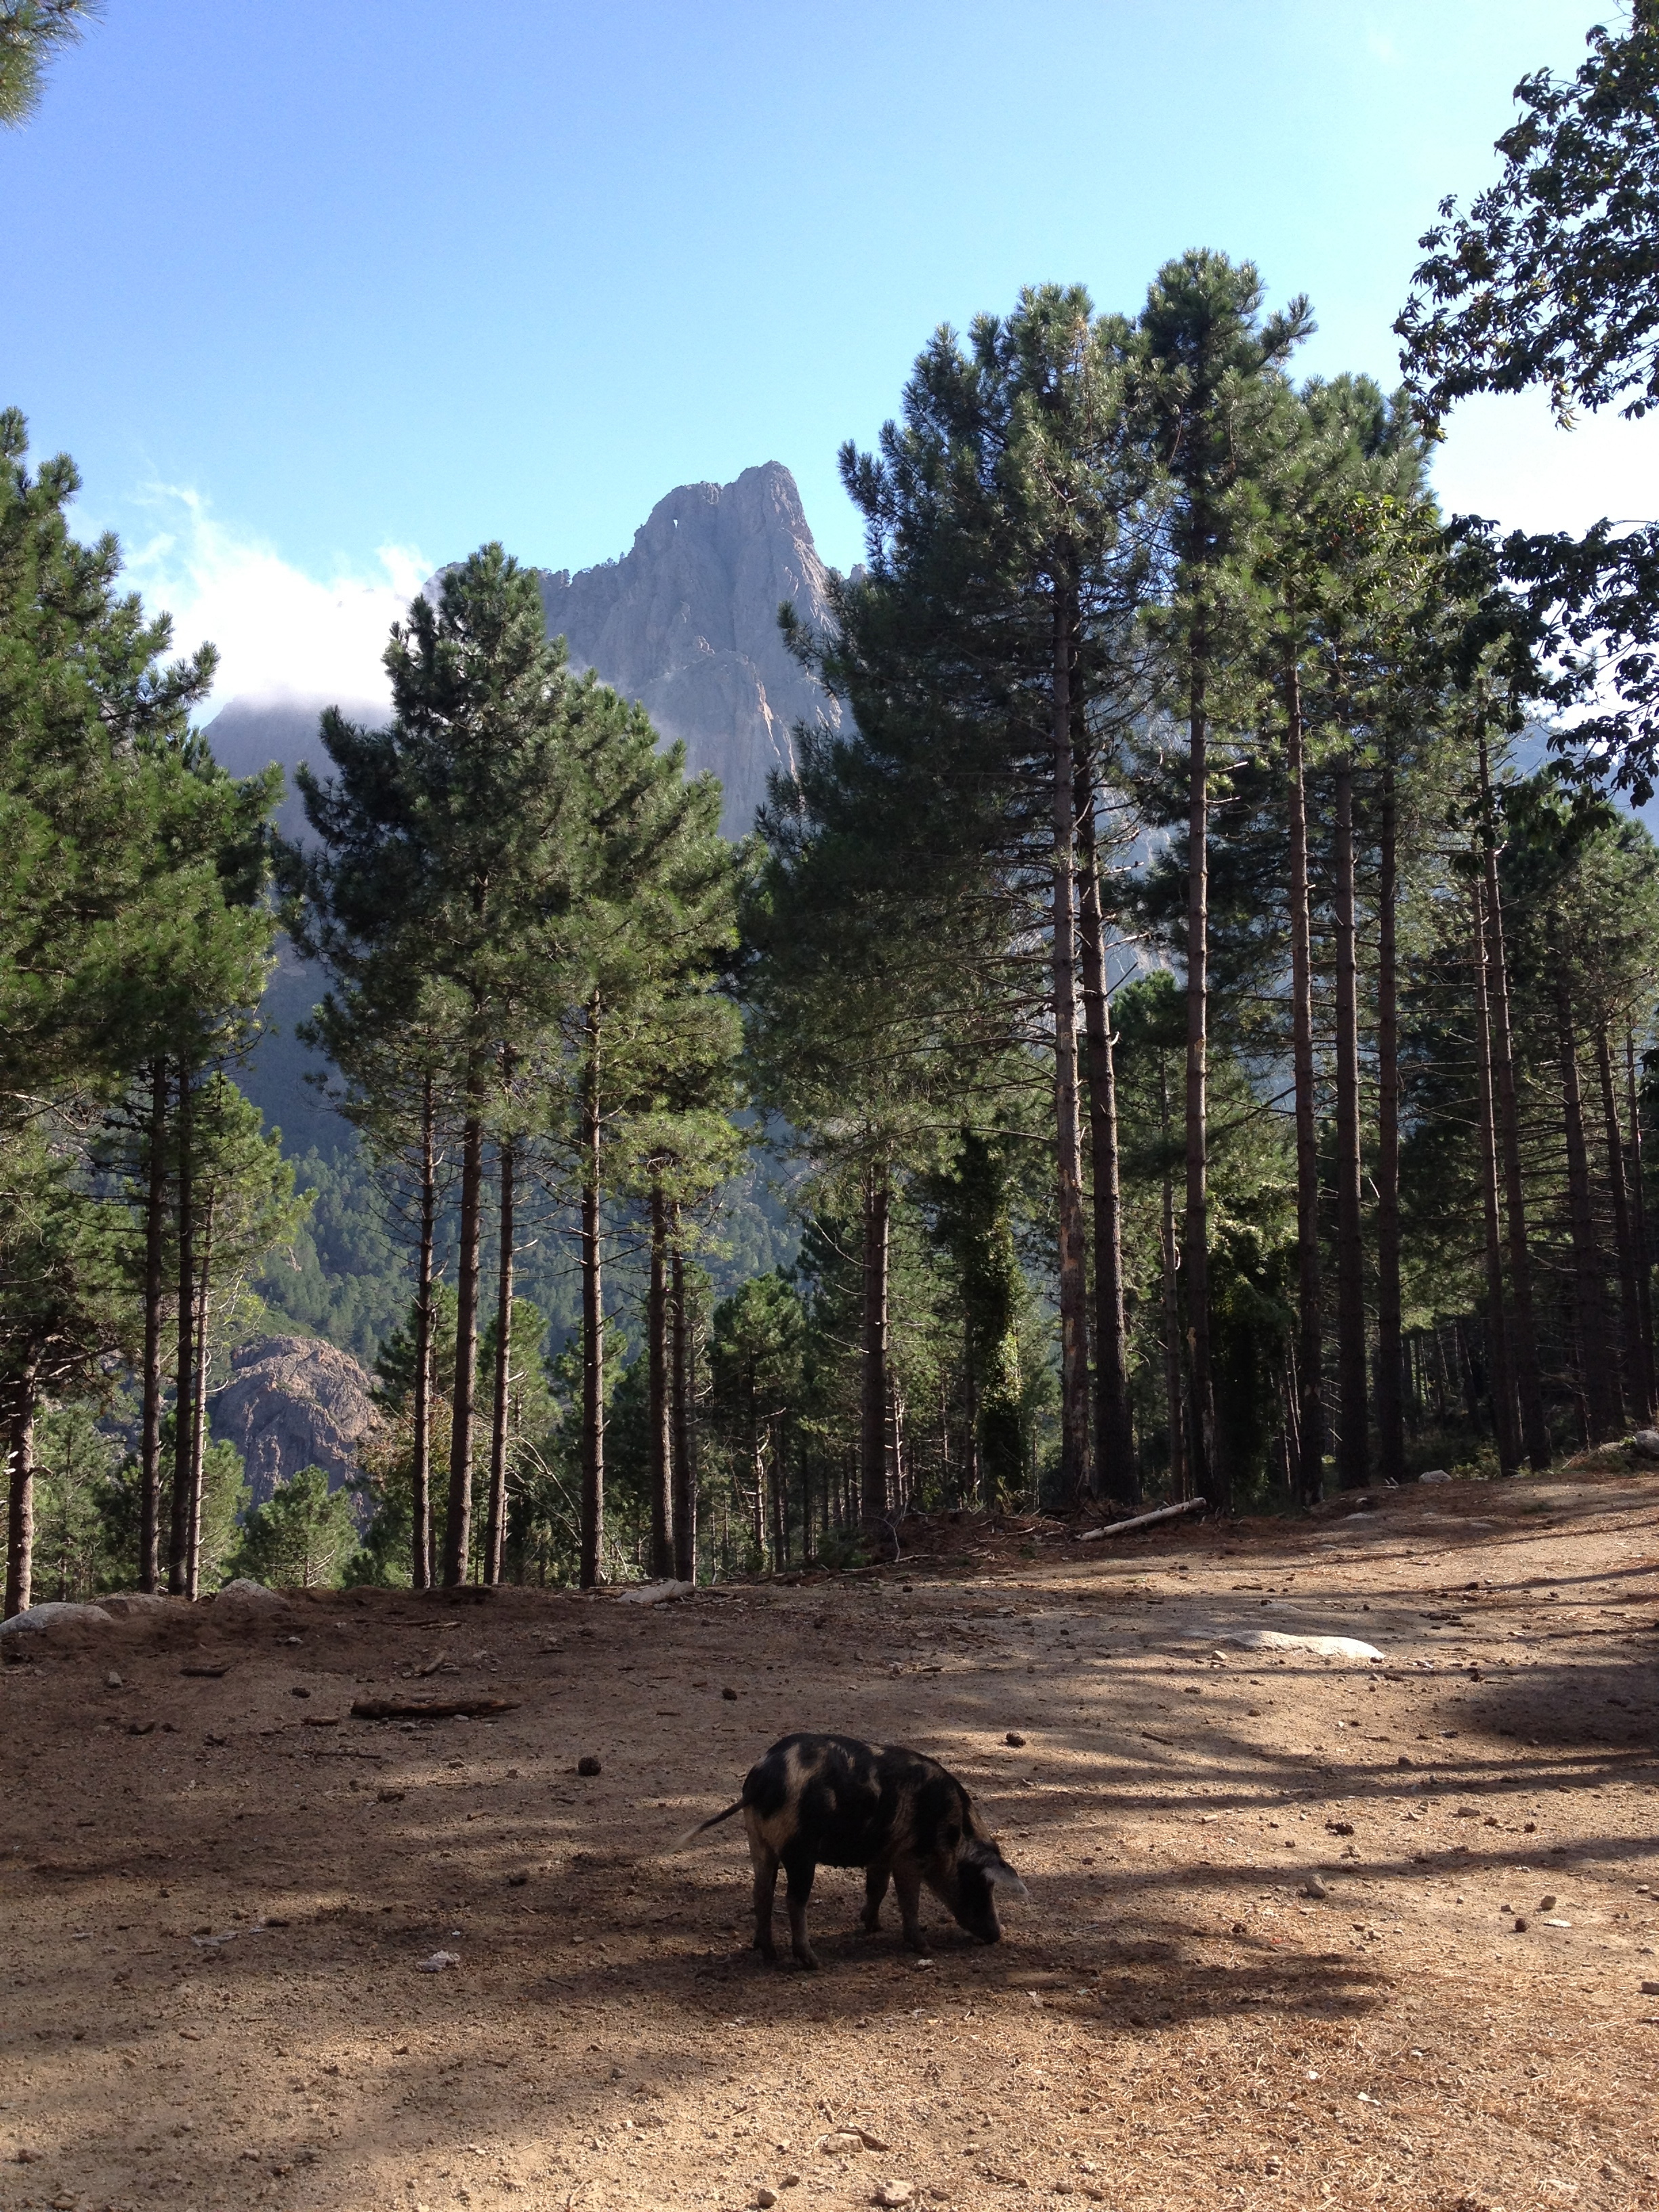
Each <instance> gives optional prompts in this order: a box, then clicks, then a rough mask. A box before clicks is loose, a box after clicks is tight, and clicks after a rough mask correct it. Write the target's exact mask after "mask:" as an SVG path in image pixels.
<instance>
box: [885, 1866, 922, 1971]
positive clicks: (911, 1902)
mask: <svg viewBox="0 0 1659 2212" xmlns="http://www.w3.org/2000/svg"><path fill="white" fill-rule="evenodd" d="M893 1893H894V1895H895V1896H896V1898H897V1899H898V1904H899V1917H900V1918H901V1919H902V1921H903V1923H904V1940H905V1942H907V1943H908V1945H909V1947H910V1948H911V1949H912V1950H913V1951H922V1952H925V1951H926V1950H927V1937H926V1936H924V1935H923V1934H922V1932H921V1917H920V1915H919V1913H918V1910H917V1908H918V1907H919V1905H921V1872H920V1871H919V1869H917V1868H915V1867H914V1866H912V1865H911V1864H909V1863H908V1861H906V1860H903V1859H901V1860H900V1861H899V1863H898V1864H897V1865H896V1867H895V1868H894V1869H893Z"/></svg>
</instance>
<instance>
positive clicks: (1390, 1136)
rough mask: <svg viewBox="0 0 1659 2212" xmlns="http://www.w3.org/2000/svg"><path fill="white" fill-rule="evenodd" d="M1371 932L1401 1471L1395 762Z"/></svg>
mask: <svg viewBox="0 0 1659 2212" xmlns="http://www.w3.org/2000/svg"><path fill="white" fill-rule="evenodd" d="M1381 798H1382V805H1381V807H1380V808H1379V813H1380V817H1381V819H1380V820H1379V823H1378V825H1377V830H1378V844H1379V847H1380V848H1381V849H1380V853H1379V863H1380V865H1379V868H1378V883H1377V933H1376V1092H1377V1103H1376V1431H1377V1473H1378V1474H1379V1475H1380V1476H1381V1477H1382V1479H1383V1481H1384V1482H1403V1481H1404V1480H1405V1479H1406V1426H1405V1406H1404V1402H1403V1390H1404V1380H1405V1376H1404V1368H1405V1360H1404V1346H1403V1345H1402V1342H1401V1295H1400V1006H1399V986H1398V976H1397V974H1396V961H1397V957H1398V955H1397V951H1396V937H1395V923H1396V919H1397V915H1396V908H1397V907H1398V903H1399V849H1398V819H1397V811H1396V807H1395V785H1394V763H1393V761H1392V760H1388V761H1385V762H1384V763H1383V788H1382V793H1381Z"/></svg>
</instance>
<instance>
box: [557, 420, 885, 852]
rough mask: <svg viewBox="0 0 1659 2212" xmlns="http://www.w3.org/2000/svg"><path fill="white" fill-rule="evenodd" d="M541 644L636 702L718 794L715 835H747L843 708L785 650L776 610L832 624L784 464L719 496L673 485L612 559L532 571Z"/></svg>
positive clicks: (750, 473) (718, 487) (709, 489)
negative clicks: (799, 753)
mask: <svg viewBox="0 0 1659 2212" xmlns="http://www.w3.org/2000/svg"><path fill="white" fill-rule="evenodd" d="M539 581H540V585H541V593H542V605H543V606H544V608H545V610H546V612H547V627H548V630H549V633H550V635H554V636H562V637H563V638H564V639H565V640H566V641H567V642H568V646H569V649H570V659H571V664H572V665H573V666H574V667H576V668H579V669H584V668H592V669H594V670H595V671H597V672H598V674H599V677H600V678H602V680H603V681H604V682H605V683H607V684H611V685H613V686H614V687H615V688H616V689H617V690H618V691H622V692H624V693H625V694H626V695H627V696H629V698H631V699H637V700H638V701H639V702H640V703H641V705H642V706H643V707H644V708H645V709H646V711H647V714H649V715H650V717H651V719H652V720H653V722H654V723H655V724H656V726H657V727H658V728H659V730H660V731H661V732H662V734H663V735H664V737H665V738H669V739H674V738H678V739H679V740H680V741H681V742H682V743H683V744H684V746H685V750H686V757H687V762H688V764H689V765H690V768H691V769H693V770H698V769H712V770H713V771H714V774H715V775H717V776H719V778H720V781H721V783H722V785H723V786H724V787H725V791H726V805H725V808H724V811H723V813H722V817H721V826H722V828H723V829H725V831H726V835H727V836H741V835H742V834H743V833H744V831H745V830H747V829H749V828H750V826H751V825H752V823H753V821H754V816H755V809H756V808H757V806H758V805H760V803H761V801H762V800H763V799H764V798H765V796H766V779H767V776H768V775H769V773H770V772H771V771H772V770H773V769H783V770H785V772H786V773H793V769H794V747H793V742H792V734H791V733H792V731H793V726H794V725H795V723H796V722H798V721H800V720H813V721H821V722H823V724H825V725H826V726H829V728H831V729H836V728H839V727H840V726H841V709H840V708H839V706H838V704H837V702H836V701H835V700H834V699H832V698H830V697H829V695H828V694H827V693H826V692H825V691H824V690H823V688H822V687H821V686H820V685H819V684H817V683H816V682H815V681H814V679H813V678H811V677H810V676H809V675H808V674H807V673H806V672H805V670H804V669H802V668H801V667H800V666H799V665H798V664H797V663H796V662H795V661H794V660H793V659H792V658H791V656H790V654H789V653H788V652H787V650H786V649H785V647H784V643H783V640H782V638H781V635H780V634H779V631H778V608H779V606H780V605H781V604H782V603H783V602H784V601H786V600H787V602H788V603H789V604H790V605H792V606H793V607H795V608H796V609H797V610H798V611H799V614H800V617H801V618H802V620H803V622H804V623H807V624H808V625H809V626H811V627H821V626H822V625H823V623H824V622H825V621H826V620H827V619H828V606H827V604H826V600H825V589H824V587H825V582H826V577H825V572H824V568H823V563H822V562H821V561H820V560H819V559H818V556H817V548H816V547H815V546H814V544H813V543H812V533H811V529H810V528H809V527H808V526H807V521H806V516H805V511H804V510H803V508H802V506H801V501H800V493H799V489H797V487H796V484H795V480H794V478H793V476H791V475H790V473H789V471H788V470H787V468H785V467H784V466H783V465H781V462H777V461H768V462H765V463H764V464H763V465H761V466H760V467H758V468H752V469H745V470H744V471H743V474H742V475H741V476H740V477H738V478H737V479H736V480H735V482H733V483H728V484H715V483H695V484H681V485H679V486H678V488H677V489H675V490H673V491H671V492H669V493H668V494H667V495H666V496H665V497H664V498H662V499H659V501H657V504H656V505H655V507H653V508H652V510H651V513H650V514H649V515H648V516H647V518H646V520H645V521H644V522H643V523H642V524H641V526H640V528H639V529H638V530H636V531H635V533H634V543H633V544H632V546H631V547H630V549H629V551H628V552H626V553H625V554H623V556H622V558H621V559H620V560H617V561H607V562H602V563H601V564H600V565H599V567H597V568H584V569H582V570H580V572H579V573H578V574H575V575H574V576H573V575H572V574H570V573H569V571H568V569H556V570H548V569H544V570H542V571H541V573H540V577H539Z"/></svg>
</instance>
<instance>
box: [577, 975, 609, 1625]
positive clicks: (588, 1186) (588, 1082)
mask: <svg viewBox="0 0 1659 2212" xmlns="http://www.w3.org/2000/svg"><path fill="white" fill-rule="evenodd" d="M601 1015H602V1008H601V1006H600V1003H599V993H598V992H597V991H595V992H593V993H592V995H591V996H590V997H589V999H588V1001H587V1012H586V1024H587V1053H586V1066H585V1068H584V1070H583V1074H582V1129H581V1140H582V1500H581V1564H580V1577H581V1586H582V1588H583V1589H596V1588H597V1587H598V1585H599V1577H600V1574H601V1572H602V1571H603V1567H604V1559H603V1547H604V1543H605V1252H604V1245H603V1241H602V1237H603V1231H602V1224H601V1221H600V1218H599V1170H600V1165H601V1161H600V1145H601V1141H602V1135H603V1129H602V1122H601V1117H600V1112H599V1104H600V1100H599V1045H600V1021H601Z"/></svg>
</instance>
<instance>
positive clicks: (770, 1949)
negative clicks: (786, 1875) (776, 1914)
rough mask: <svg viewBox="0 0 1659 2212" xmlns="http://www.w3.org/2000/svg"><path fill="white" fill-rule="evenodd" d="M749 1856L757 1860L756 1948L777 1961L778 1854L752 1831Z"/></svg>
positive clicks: (773, 1960)
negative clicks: (774, 1936)
mask: <svg viewBox="0 0 1659 2212" xmlns="http://www.w3.org/2000/svg"><path fill="white" fill-rule="evenodd" d="M749 1856H750V1858H751V1859H753V1861H754V1862H755V1948H756V1950H757V1951H758V1952H759V1953H760V1954H761V1956H762V1958H763V1959H765V1960H768V1962H769V1963H775V1961H776V1959H777V1955H778V1954H777V1947H776V1945H775V1943H774V1942H773V1941H772V1899H773V1895H774V1893H775V1891H776V1889H777V1886H778V1855H777V1853H776V1852H775V1850H773V1849H772V1846H771V1845H770V1844H768V1843H764V1842H763V1841H762V1839H761V1838H760V1837H758V1836H757V1835H754V1834H752V1833H751V1834H750V1838H749ZM792 1925H793V1909H792Z"/></svg>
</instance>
